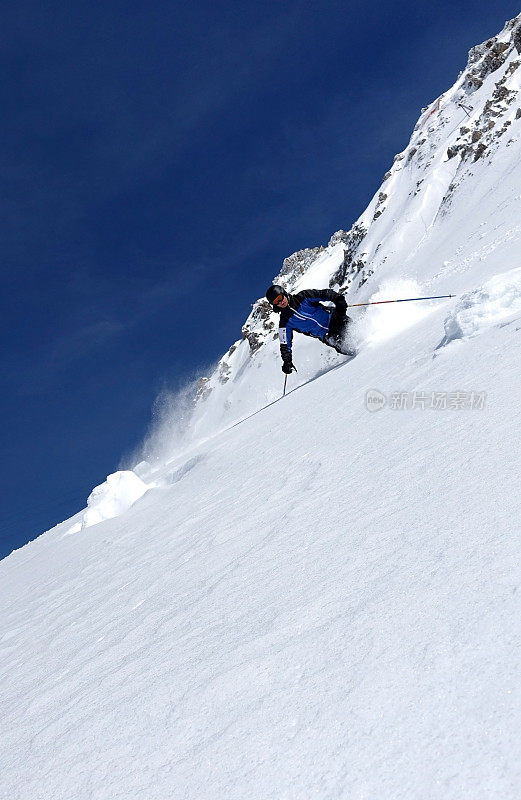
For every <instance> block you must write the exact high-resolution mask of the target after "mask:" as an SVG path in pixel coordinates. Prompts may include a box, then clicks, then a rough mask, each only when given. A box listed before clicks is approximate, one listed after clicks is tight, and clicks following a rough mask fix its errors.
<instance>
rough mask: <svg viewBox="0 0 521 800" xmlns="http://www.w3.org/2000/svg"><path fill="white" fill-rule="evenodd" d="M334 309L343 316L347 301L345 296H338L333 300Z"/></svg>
mask: <svg viewBox="0 0 521 800" xmlns="http://www.w3.org/2000/svg"><path fill="white" fill-rule="evenodd" d="M335 309H336V311H337V313H338V314H340V316H341V317H345V315H346V314H347V302H346V299H345V297H339V299H338V300H337V301H336V302H335Z"/></svg>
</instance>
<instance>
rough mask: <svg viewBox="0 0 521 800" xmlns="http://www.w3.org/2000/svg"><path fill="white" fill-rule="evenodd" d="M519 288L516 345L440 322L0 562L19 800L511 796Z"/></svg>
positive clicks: (519, 716) (5, 766)
mask: <svg viewBox="0 0 521 800" xmlns="http://www.w3.org/2000/svg"><path fill="white" fill-rule="evenodd" d="M507 285H510V286H512V285H515V286H516V287H517V288H516V290H515V297H516V301H515V302H512V301H511V298H512V294H513V293H512V290H511V289H508V290H507V292H506V293H504V294H501V291H500V292H499V294H497V295H496V297H497V298H498V299H499V301H500V302H501V297H506V302H507V303H509V306H508V307H509V308H510V315H509V316H508V315H507V314H506V313H505V315H503V317H502V319H501V323H500V325H498V324H493V325H492V326H490V327H488V326H487V325H481V326H480V325H477V324H476V325H472V326H471V336H470V338H467V333H466V332H465V330H464V329H462V333H461V335H460V337H459V338H454V337H452V339H451V341H450V342H447V343H445V344H442V341H443V334H444V321H445V320H446V319H449V320H451V321H452V323H451V324H452V327H453V321H454V320H456V319H457V318H458V314H460V313H461V312H460V311H458V307H457V306H453V301H450V303H448V304H446V305H444V307H443V308H437V309H432V310H430V312H429V313H428V314H426V315H425V317H424V319H422V320H421V321H419V322H418V321H417V322H416V324H415V325H414V326H413V327H411V328H409V329H408V330H407V331H406V332H404V333H402V334H400V335H397V336H394V337H391V338H388V339H387V340H385V341H380V342H379V343H378V344H373V345H370V346H368V347H367V348H366V349H365V350H364V352H362V353H361V354H360V355H359V356H358V357H357V358H356V359H355V360H353V361H352V362H350V363H347V364H345V365H343V366H340V367H339V368H338V369H334V370H332V371H330V372H328V373H327V374H325V375H323V376H322V377H320V378H319V379H317V380H316V381H313V382H311V383H309V384H308V385H306V386H305V387H302V388H300V389H298V390H296V391H294V392H292V393H290V394H289V395H288V396H287V397H286V398H284V400H283V401H281V402H279V403H275V404H274V405H272V406H271V407H270V408H269V409H266V410H265V411H262V412H260V413H259V414H257V415H255V416H254V417H252V418H250V419H248V420H246V421H245V422H243V423H242V424H241V425H238V426H236V427H234V428H233V429H231V430H229V431H227V432H226V433H223V434H221V435H220V436H216V437H214V438H213V439H210V440H208V441H206V442H205V443H202V444H200V445H199V446H197V447H196V448H194V449H193V450H192V451H191V452H186V453H185V454H184V455H183V457H182V458H179V459H178V460H176V461H173V462H172V463H171V464H169V465H167V466H165V467H164V468H163V469H162V470H159V471H158V472H157V473H156V475H155V479H156V481H157V483H158V484H159V486H158V488H155V489H151V490H150V491H149V492H148V493H147V494H145V495H144V497H142V498H141V499H140V500H139V501H138V502H137V503H136V504H135V505H134V506H133V507H132V508H131V509H130V510H129V511H127V512H126V513H125V514H124V515H122V516H120V517H119V518H115V519H111V520H108V521H106V522H103V523H101V524H99V525H94V526H92V527H90V528H88V529H87V530H85V531H82V532H81V533H80V534H77V535H74V536H69V535H67V531H68V528H69V525H70V521H69V522H68V523H64V524H63V525H61V526H58V527H57V528H55V529H54V530H53V531H52V532H51V533H49V534H47V535H46V536H43V537H41V538H40V539H38V540H36V541H35V542H32V543H31V544H30V545H27V546H26V547H24V548H23V549H22V550H20V551H17V552H16V553H14V554H13V555H12V556H11V557H10V558H8V559H6V560H5V561H3V562H2V564H1V565H0V572H1V576H2V581H1V585H2V589H1V593H2V608H3V612H2V631H3V635H2V641H1V647H2V661H1V664H2V668H1V669H2V686H3V702H2V729H3V748H4V754H3V757H2V772H1V777H0V786H1V787H2V789H3V793H4V796H6V797H12V798H24V800H25V799H26V798H31V799H32V798H42V799H43V798H49V797H52V798H53V799H56V800H61V799H62V798H63V799H64V800H65V798H67V799H68V798H70V797H75V798H85V800H86V799H87V798H89V800H90V798H109V797H110V798H119V797H121V798H131V797H147V798H158V800H159V798H164V797H172V798H174V797H175V798H177V797H179V798H201V797H212V798H213V797H215V798H227V799H228V798H237V799H239V798H240V799H241V800H244V798H259V797H262V798H280V797H286V798H299V800H300V798H308V797H315V796H316V797H321V798H332V797H344V798H352V797H371V798H372V797H386V798H396V800H398V798H399V799H400V800H403V798H418V797H429V798H440V800H441V799H442V798H443V800H447V799H448V798H454V799H456V798H457V799H458V800H460V798H461V797H469V798H473V800H481V799H483V800H491V798H497V800H500V798H501V800H506V799H507V798H508V799H510V800H514V798H517V797H519V793H520V791H521V769H520V766H519V758H518V743H519V730H520V725H521V704H520V700H521V697H520V691H521V690H520V683H519V674H520V668H521V656H520V653H521V649H520V646H521V641H520V639H521V624H520V611H521V606H520V597H519V591H518V590H519V586H520V585H521V567H520V563H521V545H520V542H519V537H518V530H519V523H518V520H519V516H520V512H521V508H520V506H521V499H520V496H519V492H518V491H517V487H518V485H519V445H518V442H519V437H520V436H521V419H520V415H519V413H518V396H519V389H520V380H519V356H518V352H519V342H520V341H521V310H520V308H519V305H518V299H519V297H521V283H520V281H519V277H518V275H517V274H516V275H515V276H514V282H513V283H512V282H511V280H510V279H506V280H505V286H507ZM490 291H492V289H489V294H490ZM486 294H487V290H484V291H482V292H481V293H480V295H479V296H480V297H481V298H485V297H486ZM483 302H485V303H486V300H483ZM483 302H481V303H480V302H476V304H475V306H474V308H475V312H474V317H475V319H476V320H478V319H483ZM463 308H464V309H465V313H466V314H467V315H468V314H469V313H470V311H469V309H470V308H471V306H470V305H469V302H468V300H467V301H465V302H464V304H463V306H462V309H463ZM402 313H403V312H402ZM468 319H469V317H468V316H467V321H468ZM400 321H401V322H402V321H403V320H400ZM449 327H450V326H449ZM440 345H441V346H440ZM370 387H373V388H377V389H379V390H380V391H381V392H383V393H385V394H386V395H387V397H388V405H387V406H386V407H385V408H383V409H382V410H380V411H378V412H376V413H369V412H368V411H366V410H365V405H364V398H365V391H366V389H368V388H370ZM414 391H416V392H417V395H416V398H415V401H416V406H417V407H416V408H415V409H414V410H413V409H412V408H409V409H406V408H403V409H400V408H398V407H396V408H395V407H392V405H393V402H395V404H397V405H400V402H398V401H399V400H400V401H401V400H403V397H404V395H403V394H402V393H408V395H407V400H408V405H409V406H410V405H411V404H412V402H413V395H412V392H414ZM395 392H396V393H400V394H399V395H396V397H393V393H395ZM432 392H435V393H437V394H436V395H435V400H436V403H438V401H439V398H440V395H441V396H443V393H445V392H451V393H452V394H451V395H445V400H446V403H447V408H443V407H442V408H438V409H435V408H434V409H431V408H430V407H429V406H430V404H431V393H432ZM472 392H475V397H474V399H472V398H471V393H472ZM482 392H486V398H485V401H484V407H481V405H482V402H481V401H480V397H481V393H482ZM456 393H459V394H456ZM462 393H465V394H462ZM423 395H425V397H424V399H423V401H422V397H423ZM471 400H472V403H473V404H474V406H475V407H474V408H471V407H469V406H470V404H471ZM422 402H423V403H425V405H426V407H425V408H422V407H421V405H422ZM460 402H463V406H464V407H461V408H460V407H459V405H460ZM438 405H439V403H438ZM441 405H443V404H441Z"/></svg>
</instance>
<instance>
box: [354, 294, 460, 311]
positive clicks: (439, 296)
mask: <svg viewBox="0 0 521 800" xmlns="http://www.w3.org/2000/svg"><path fill="white" fill-rule="evenodd" d="M444 297H456V295H455V294H437V295H434V296H433V297H404V298H402V299H401V300H373V302H372V303H348V304H347V307H348V308H355V306H379V305H381V304H382V303H410V301H411V300H441V299H442V298H444Z"/></svg>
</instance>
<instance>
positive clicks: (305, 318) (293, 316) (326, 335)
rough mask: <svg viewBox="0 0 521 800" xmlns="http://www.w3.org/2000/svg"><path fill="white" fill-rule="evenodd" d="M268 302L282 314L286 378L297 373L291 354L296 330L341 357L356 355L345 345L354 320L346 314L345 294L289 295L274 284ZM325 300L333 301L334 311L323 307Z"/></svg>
mask: <svg viewBox="0 0 521 800" xmlns="http://www.w3.org/2000/svg"><path fill="white" fill-rule="evenodd" d="M266 299H267V300H268V301H269V302H270V303H271V304H272V306H273V308H274V309H275V311H278V312H280V322H279V339H280V354H281V356H282V371H283V372H284V373H286V375H289V374H290V373H291V372H292V371H293V370H296V367H295V366H294V364H293V361H292V355H291V342H292V339H293V331H298V332H299V333H303V334H305V335H306V336H312V337H313V338H315V339H320V341H321V342H324V344H327V345H328V346H329V347H333V348H334V349H335V350H336V351H337V353H342V355H345V356H352V355H355V353H354V351H353V350H350V349H349V348H348V347H346V345H345V342H344V338H345V336H346V333H347V329H348V327H349V324H350V322H351V318H350V317H348V316H347V315H346V310H347V303H346V301H345V298H344V297H343V295H341V294H339V293H338V292H335V291H334V290H333V289H304V291H302V292H297V294H288V292H287V291H286V290H285V289H284V288H283V287H282V286H278V285H277V284H274V285H273V286H270V288H269V289H268V291H267V292H266ZM323 300H326V301H327V300H329V301H330V302H333V303H334V304H335V310H334V311H331V310H330V309H329V308H326V306H324V305H322V302H321V301H323Z"/></svg>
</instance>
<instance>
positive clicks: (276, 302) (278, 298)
mask: <svg viewBox="0 0 521 800" xmlns="http://www.w3.org/2000/svg"><path fill="white" fill-rule="evenodd" d="M285 296H286V295H284V294H278V295H277V296H276V297H275V298H273V300H272V301H271V302H272V303H273V305H274V306H278V304H279V303H280V301H281V300H283V299H284V297H285Z"/></svg>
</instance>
